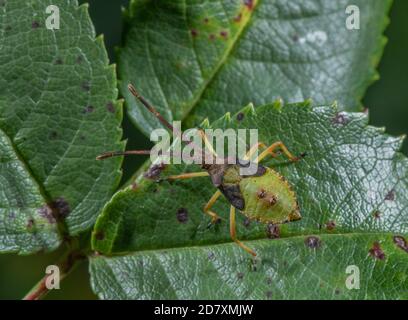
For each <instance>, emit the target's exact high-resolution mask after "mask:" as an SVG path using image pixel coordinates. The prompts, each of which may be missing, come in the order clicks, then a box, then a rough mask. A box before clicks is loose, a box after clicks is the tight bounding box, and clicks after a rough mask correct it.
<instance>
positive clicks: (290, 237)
mask: <svg viewBox="0 0 408 320" xmlns="http://www.w3.org/2000/svg"><path fill="white" fill-rule="evenodd" d="M366 235H388V236H393V235H396V233H392V232H385V231H383V232H381V231H375V232H354V231H352V232H346V233H335V232H330V233H329V232H316V233H307V234H301V233H299V234H295V235H293V234H292V235H288V236H286V237H285V236H283V237H280V238H277V239H269V238H267V237H265V236H262V237H254V238H251V239H240V240H241V241H242V242H244V243H256V242H258V241H263V240H269V241H271V242H274V243H275V242H282V241H286V240H297V239H304V238H305V237H309V236H316V237H319V236H324V237H327V236H328V237H340V236H344V237H346V236H347V237H348V236H351V237H352V236H366ZM230 244H235V242H234V241H222V242H217V243H205V244H196V245H192V246H185V245H182V246H179V247H163V248H157V249H142V250H136V251H123V252H115V253H109V254H100V255H97V256H95V257H96V258H98V257H102V258H115V257H122V256H128V255H130V256H132V255H135V254H145V253H156V252H165V251H177V250H191V249H197V250H202V249H203V248H208V249H209V250H210V249H211V248H214V247H216V246H226V245H230Z"/></svg>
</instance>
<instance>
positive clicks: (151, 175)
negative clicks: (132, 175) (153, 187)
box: [143, 163, 166, 180]
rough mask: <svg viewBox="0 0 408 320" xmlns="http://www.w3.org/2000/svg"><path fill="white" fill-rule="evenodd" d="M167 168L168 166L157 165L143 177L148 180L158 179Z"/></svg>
mask: <svg viewBox="0 0 408 320" xmlns="http://www.w3.org/2000/svg"><path fill="white" fill-rule="evenodd" d="M165 168H166V165H165V164H164V163H159V164H155V165H153V166H151V167H150V168H149V170H147V172H146V173H145V174H144V175H143V176H144V177H145V178H147V179H152V180H154V179H157V178H158V177H159V176H160V174H161V172H162V171H163V170H164V169H165Z"/></svg>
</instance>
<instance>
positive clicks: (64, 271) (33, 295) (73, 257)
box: [23, 249, 86, 300]
mask: <svg viewBox="0 0 408 320" xmlns="http://www.w3.org/2000/svg"><path fill="white" fill-rule="evenodd" d="M85 257H86V255H84V254H83V253H82V252H80V251H78V250H75V249H74V250H68V251H67V252H66V253H65V254H64V255H63V256H62V258H61V259H60V261H59V262H58V263H57V267H58V268H59V270H60V278H59V279H60V281H61V280H63V279H64V278H65V277H66V276H67V275H68V274H69V273H70V272H71V271H72V270H73V269H74V267H76V266H77V265H78V263H79V262H80V261H82V260H84V259H85ZM49 276H52V274H47V275H45V276H44V277H43V278H42V279H41V280H40V281H39V282H38V283H37V284H36V285H35V286H34V287H33V288H32V289H31V290H30V291H29V292H28V293H27V294H26V295H25V296H24V298H23V300H39V299H42V298H43V297H44V296H45V295H46V294H47V293H48V292H49V291H50V289H48V288H47V286H46V282H47V278H48V277H49Z"/></svg>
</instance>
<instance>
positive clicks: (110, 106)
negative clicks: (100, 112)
mask: <svg viewBox="0 0 408 320" xmlns="http://www.w3.org/2000/svg"><path fill="white" fill-rule="evenodd" d="M106 109H107V110H108V111H109V112H111V113H115V106H114V105H113V103H112V102H108V103H107V104H106Z"/></svg>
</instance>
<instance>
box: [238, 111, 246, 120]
mask: <svg viewBox="0 0 408 320" xmlns="http://www.w3.org/2000/svg"><path fill="white" fill-rule="evenodd" d="M244 117H245V115H244V114H243V113H242V112H240V113H238V114H237V120H238V121H242V120H243V119H244Z"/></svg>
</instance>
